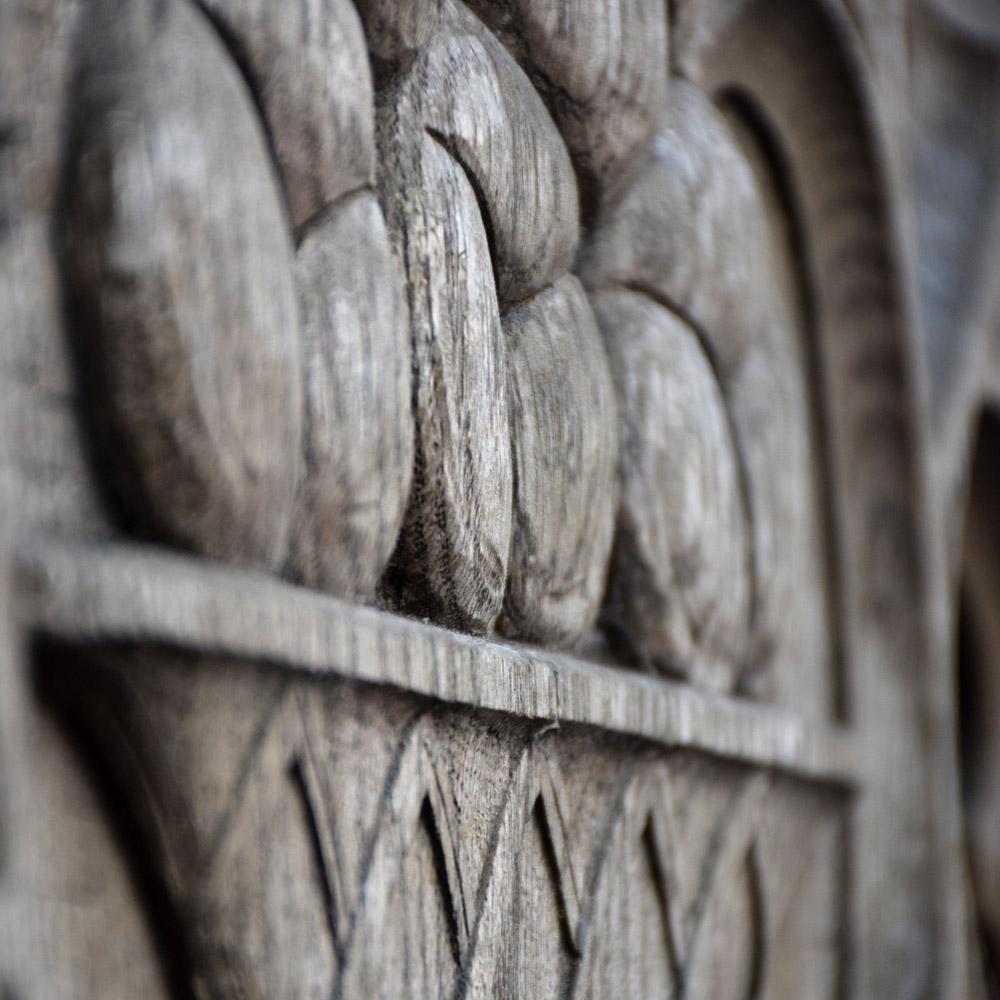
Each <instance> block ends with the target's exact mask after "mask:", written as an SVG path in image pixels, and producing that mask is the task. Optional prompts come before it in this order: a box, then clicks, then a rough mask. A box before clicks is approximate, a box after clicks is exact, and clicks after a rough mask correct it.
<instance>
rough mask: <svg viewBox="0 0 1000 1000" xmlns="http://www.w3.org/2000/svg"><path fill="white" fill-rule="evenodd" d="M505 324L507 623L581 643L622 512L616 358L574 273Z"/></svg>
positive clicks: (524, 635)
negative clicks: (510, 492)
mask: <svg viewBox="0 0 1000 1000" xmlns="http://www.w3.org/2000/svg"><path fill="white" fill-rule="evenodd" d="M503 329H504V335H505V337H506V339H507V345H508V364H509V366H510V386H511V398H510V410H511V440H512V450H513V469H514V531H513V537H512V539H511V550H510V563H509V572H510V578H509V580H508V583H507V593H506V595H505V598H504V611H503V619H502V622H501V630H502V631H503V632H504V633H505V634H507V635H510V636H511V637H513V638H521V639H524V640H527V641H536V642H542V643H552V644H555V645H566V646H572V645H573V644H574V643H575V642H576V641H577V640H578V639H579V638H580V637H581V636H582V635H583V634H584V632H585V631H586V630H587V629H588V628H590V627H591V626H592V625H593V623H594V620H595V618H596V617H597V611H598V609H599V607H600V603H601V598H602V596H603V592H604V584H605V579H606V575H607V561H608V555H609V553H610V549H611V540H612V535H613V529H614V520H615V512H616V508H617V490H616V484H615V462H616V456H617V453H618V436H617V410H616V406H615V396H614V387H613V385H612V382H611V374H610V370H609V368H608V359H607V354H606V353H605V350H604V345H603V343H602V340H601V335H600V332H599V331H598V329H597V324H596V322H595V319H594V314H593V311H592V309H591V307H590V303H589V302H588V300H587V297H586V295H585V294H584V292H583V289H582V288H581V287H580V283H579V282H578V281H577V279H576V278H575V277H572V276H567V277H565V278H562V279H560V280H559V281H558V282H557V283H556V284H555V285H553V286H552V287H551V288H549V289H546V290H545V291H544V292H542V293H540V294H539V295H537V296H535V297H534V298H533V299H531V300H530V301H529V302H527V303H525V304H524V305H522V306H519V307H517V308H515V309H513V310H511V312H509V313H508V314H507V315H506V317H504V323H503Z"/></svg>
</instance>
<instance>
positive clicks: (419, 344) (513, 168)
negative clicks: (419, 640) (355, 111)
mask: <svg viewBox="0 0 1000 1000" xmlns="http://www.w3.org/2000/svg"><path fill="white" fill-rule="evenodd" d="M379 121H380V131H379V143H380V151H381V155H382V161H383V162H382V173H381V178H380V190H381V194H382V198H383V201H384V204H385V206H386V214H387V221H388V223H389V228H390V231H391V232H392V233H393V234H394V237H395V240H396V245H397V247H398V248H399V252H400V256H401V257H402V259H403V261H404V265H405V267H406V272H407V282H408V291H409V305H410V315H411V324H412V331H413V353H414V378H415V386H414V407H415V409H414V417H415V423H416V461H415V474H414V487H413V496H412V498H411V502H410V507H409V512H408V515H407V519H406V522H405V525H404V529H403V534H402V538H401V541H400V546H399V549H398V551H397V553H396V557H395V559H394V561H393V568H392V573H391V574H390V576H391V580H390V583H389V586H388V587H387V591H388V593H389V594H390V598H391V599H392V600H393V601H395V602H397V603H398V604H399V605H400V606H402V607H404V608H408V609H410V610H413V611H416V612H418V613H421V614H430V615H431V616H432V617H434V618H435V619H436V620H438V621H441V622H443V623H446V624H450V625H454V626H456V627H460V628H467V629H470V630H472V631H479V632H482V631H486V630H488V629H489V628H490V627H491V626H492V624H493V622H494V620H495V619H496V617H497V614H498V613H499V611H500V606H501V602H502V600H503V594H504V591H505V588H506V578H507V560H508V553H509V549H510V537H511V535H510V532H511V521H512V511H511V504H512V488H513V483H512V474H511V464H510V463H511V453H510V423H509V401H508V387H507V354H506V344H505V341H504V338H503V334H502V330H501V326H500V310H501V309H503V308H505V307H507V306H509V305H511V304H513V303H516V302H518V301H521V300H522V299H524V298H526V297H527V296H530V295H532V294H535V293H537V292H538V291H540V290H541V289H542V288H544V287H545V286H546V285H547V284H548V283H549V282H550V281H552V280H553V279H554V278H556V277H558V276H559V275H560V274H562V273H565V271H567V270H568V268H569V266H570V263H571V262H572V259H573V254H574V252H575V248H576V240H577V236H578V220H577V214H576V208H575V184H574V180H573V174H572V168H571V167H570V163H569V158H568V156H567V155H566V151H565V149H564V147H563V146H562V144H561V142H560V140H559V137H558V133H557V132H556V130H555V127H554V126H553V124H552V122H551V119H550V118H549V116H548V113H547V112H546V111H545V108H544V106H543V105H542V103H541V101H540V99H539V98H538V95H537V94H536V93H535V92H534V90H532V88H531V86H530V84H529V83H528V81H527V79H526V78H525V77H524V75H523V73H521V71H520V70H519V69H518V68H517V66H516V64H515V63H514V62H513V60H512V59H511V58H510V56H509V55H507V53H506V51H505V50H504V49H503V47H502V46H500V45H499V43H497V42H496V40H495V39H493V37H492V36H491V35H490V34H489V33H488V32H486V30H485V29H484V28H482V26H481V25H480V24H479V22H478V21H476V20H475V19H474V18H472V16H471V15H469V14H467V13H465V12H463V11H462V10H459V9H458V8H457V7H455V8H454V9H453V10H452V11H451V19H450V20H449V22H448V30H447V31H445V30H444V29H442V30H441V32H440V33H439V34H438V35H436V36H434V38H433V40H432V41H431V42H429V43H428V46H427V48H426V49H425V50H424V51H423V52H422V53H421V55H420V57H419V58H418V59H417V60H416V61H415V62H414V64H413V66H412V67H411V68H410V70H409V71H408V73H407V74H406V75H405V77H404V78H403V79H402V80H400V81H399V82H398V83H397V84H396V85H395V86H394V88H393V89H392V90H391V91H390V92H387V93H386V94H385V95H384V96H383V98H382V100H381V101H380V106H379Z"/></svg>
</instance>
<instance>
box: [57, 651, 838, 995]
mask: <svg viewBox="0 0 1000 1000" xmlns="http://www.w3.org/2000/svg"><path fill="white" fill-rule="evenodd" d="M139 661H141V669H140V668H139V667H140V662H139ZM54 673H55V672H54ZM57 673H58V676H59V677H60V678H61V683H60V690H61V693H62V694H64V695H65V694H69V695H70V697H69V698H68V700H67V702H66V703H67V704H68V705H69V707H70V710H71V712H72V714H73V715H74V716H75V717H76V718H77V721H80V719H81V718H82V720H83V722H84V725H87V724H88V723H90V724H92V729H93V732H94V734H95V736H96V737H97V738H98V739H99V740H100V741H102V742H101V744H100V747H99V751H98V754H97V757H96V759H97V761H98V764H97V766H98V768H99V769H100V770H102V771H105V772H110V773H111V774H113V775H114V776H115V780H117V781H119V782H123V783H125V785H126V786H127V787H128V790H129V795H130V801H134V802H136V803H137V804H138V809H139V813H140V816H139V819H140V826H141V828H142V829H143V831H144V836H143V843H142V845H141V847H140V850H141V852H142V853H143V855H144V858H145V859H146V860H147V861H149V862H151V863H152V864H153V865H154V867H156V868H157V870H158V871H160V872H161V874H162V883H163V887H164V893H165V896H166V898H167V901H168V903H169V908H170V909H171V910H172V911H173V912H174V913H175V915H176V919H177V923H178V926H183V927H184V928H185V933H186V935H187V953H188V954H189V956H190V959H189V960H190V963H191V968H190V970H189V973H190V976H191V979H192V981H193V982H195V983H198V984H199V986H200V988H202V989H203V990H204V992H205V995H206V996H230V995H234V991H235V990H237V989H239V990H241V991H242V993H241V994H239V995H243V996H246V997H250V998H253V997H264V996H265V995H267V994H266V992H265V989H266V988H265V984H271V983H273V982H274V981H275V979H274V977H275V975H276V974H277V972H276V970H278V969H280V972H281V975H283V976H284V977H285V978H286V980H287V993H286V994H284V995H287V996H295V997H299V996H304V997H313V996H315V997H330V996H332V997H356V996H367V997H384V998H386V1000H390V998H399V997H424V996H441V997H447V998H451V1000H460V998H472V997H491V996H519V997H527V996H539V997H542V996H546V997H549V996H565V997H569V996H573V997H588V998H594V1000H598V998H602V997H607V998H609V1000H610V998H612V997H617V996H622V995H627V996H629V997H646V996H648V997H653V996H676V997H681V996H683V997H687V998H692V1000H694V998H701V997H706V998H707V997H712V998H717V997H732V998H734V1000H735V998H740V1000H757V998H760V997H767V996H789V995H796V996H799V997H824V996H831V995H833V991H834V989H835V987H836V975H837V970H838V968H839V966H840V957H839V953H838V947H839V945H838V937H837V928H838V927H839V926H840V919H841V917H840V908H841V904H842V900H841V892H842V888H841V885H840V881H839V880H840V850H841V842H840V838H841V826H842V803H841V802H840V800H839V798H838V795H837V793H835V792H834V791H832V790H822V789H821V788H817V786H805V785H801V784H797V783H795V782H793V781H792V780H791V779H788V778H784V777H781V776H778V775H776V774H773V773H768V772H763V771H759V770H753V769H750V768H747V767H746V766H743V765H737V764H728V763H724V762H722V761H720V760H713V759H711V758H709V757H707V756H704V755H701V754H696V753H693V752H689V751H674V752H666V751H663V750H657V749H654V748H653V747H651V746H648V745H645V744H642V743H641V742H638V741H635V740H625V739H620V738H615V737H612V736H610V735H607V734H605V735H603V736H597V737H595V734H594V732H593V731H592V730H585V729H582V728H581V727H563V728H559V727H555V726H544V725H539V724H538V723H533V722H526V721H520V720H514V719H512V718H509V717H504V716H500V715H496V714H492V713H485V712H473V711H461V710H455V709H453V708H452V709H445V708H442V707H440V706H437V707H432V705H431V703H429V702H426V701H424V700H422V699H418V698H416V697H414V696H412V695H407V694H403V693H397V692H393V691H391V690H389V689H380V688H375V687H371V686H366V685H360V684H356V683H353V682H347V681H325V682H324V681H318V680H316V679H306V678H304V677H296V676H295V675H294V674H292V673H291V672H287V671H279V670H275V669H265V668H258V667H253V666H250V665H246V664H239V663H236V662H235V661H223V660H212V661H210V662H206V661H199V660H197V659H193V658H184V657H181V656H179V655H175V654H168V653H163V652H154V651H151V650H144V651H141V652H137V653H126V654H123V653H115V654H111V653H108V654H103V653H102V654H100V655H98V656H94V657H88V658H87V659H86V660H85V661H84V666H83V668H82V669H81V668H80V667H79V666H78V668H77V669H76V670H73V671H68V670H59V671H58V672H57ZM73 678H76V679H78V680H79V681H80V682H81V683H84V684H85V685H86V687H87V690H88V691H92V692H95V691H96V692H100V696H99V697H97V696H95V697H94V698H81V697H79V692H74V690H73V687H74V684H75V681H74V680H73ZM67 684H68V685H69V688H67V687H66V685H67ZM57 693H59V692H57ZM106 704H113V705H116V706H117V709H116V713H115V720H114V722H113V724H112V723H111V722H109V720H108V718H107V713H105V712H102V713H100V715H99V716H98V715H94V716H93V717H91V715H90V707H91V705H97V706H100V705H106ZM251 706H256V708H255V710H254V711H250V708H251ZM206 755H211V757H212V760H213V767H212V769H211V773H212V774H213V775H221V774H225V775H227V776H228V777H227V779H226V780H227V781H228V790H225V791H223V790H220V789H219V788H218V787H217V782H213V783H204V782H203V780H202V776H203V775H204V774H205V773H206V772H205V770H204V760H205V758H206ZM359 761H364V767H363V768H361V767H359V766H358V762H359ZM218 802H224V803H226V804H225V806H224V807H222V808H221V810H220V808H219V807H218V806H217V805H216V803H218ZM250 853H252V854H253V856H255V857H258V858H265V859H267V860H266V863H264V864H263V865H261V864H260V863H258V864H257V865H255V866H253V865H245V864H244V863H243V861H244V859H245V858H246V857H247V856H248V855H249V854H250ZM303 858H306V859H310V861H309V864H308V865H304V863H303V861H302V859H303ZM248 906H252V907H253V908H254V910H255V913H254V921H253V923H254V925H255V926H258V927H263V928H264V930H263V931H261V933H260V935H258V936H255V935H253V934H248V933H247V927H248V926H249V924H250V923H251V922H250V921H248V920H247V919H246V908H247V907H248ZM803 949H806V952H805V954H806V955H807V958H808V960H806V961H803V960H802V955H803ZM792 990H794V993H792V992H789V991H792Z"/></svg>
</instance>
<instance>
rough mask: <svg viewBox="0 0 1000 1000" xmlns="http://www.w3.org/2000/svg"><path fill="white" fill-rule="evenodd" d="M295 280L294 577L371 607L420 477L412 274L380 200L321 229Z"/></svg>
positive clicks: (350, 204)
mask: <svg viewBox="0 0 1000 1000" xmlns="http://www.w3.org/2000/svg"><path fill="white" fill-rule="evenodd" d="M295 277H296V283H297V285H298V290H299V303H300V314H301V318H302V355H303V367H304V389H305V423H306V427H305V435H304V445H303V455H304V465H305V469H304V473H303V478H302V483H301V486H300V489H299V493H298V496H297V497H296V502H295V519H294V525H293V528H292V537H291V554H290V570H291V572H292V575H293V576H294V577H295V578H296V579H298V580H300V581H301V582H303V583H306V584H308V585H310V586H317V587H320V588H322V589H324V590H330V591H332V592H333V593H336V594H339V595H341V596H343V597H350V596H354V597H362V598H370V597H372V596H373V595H374V593H375V588H376V585H377V583H378V580H379V577H380V576H381V574H382V571H383V569H384V568H385V565H386V563H387V562H388V560H389V556H390V555H391V554H392V550H393V547H394V546H395V544H396V538H397V536H398V534H399V528H400V525H401V523H402V519H403V513H404V511H405V508H406V502H407V499H408V498H409V488H410V477H411V475H412V471H413V417H412V413H411V409H410V338H409V334H408V329H407V326H408V324H407V318H408V317H407V311H406V303H405V300H404V299H403V287H402V286H403V277H402V274H401V269H400V267H399V262H398V261H397V260H396V258H395V257H394V256H393V254H392V251H391V250H390V248H389V242H388V235H387V232H386V228H385V222H384V221H383V218H382V213H381V211H380V209H379V207H378V204H377V203H376V201H375V199H374V197H373V196H372V195H371V194H370V193H368V192H367V191H359V192H357V193H355V194H353V195H349V196H347V197H345V198H342V199H341V200H339V201H338V202H337V203H336V204H335V205H333V206H332V208H330V209H329V210H328V211H327V213H326V215H324V216H323V217H322V218H321V219H320V220H317V221H314V222H313V223H312V224H311V225H310V227H309V230H308V232H307V233H306V234H305V235H304V236H303V238H302V242H301V243H300V245H299V248H298V250H297V252H296V259H295Z"/></svg>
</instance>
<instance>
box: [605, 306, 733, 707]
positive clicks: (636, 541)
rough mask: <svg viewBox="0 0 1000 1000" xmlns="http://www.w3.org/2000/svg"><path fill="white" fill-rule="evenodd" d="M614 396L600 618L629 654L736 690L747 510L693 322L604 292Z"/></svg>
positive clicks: (722, 407) (722, 409)
mask: <svg viewBox="0 0 1000 1000" xmlns="http://www.w3.org/2000/svg"><path fill="white" fill-rule="evenodd" d="M593 302H594V308H595V311H596V313H597V316H598V319H599V321H600V324H601V328H602V329H603V331H604V334H605V341H606V343H607V348H608V354H609V356H610V358H611V368H612V372H613V373H614V378H615V386H616V388H617V392H618V405H619V410H620V414H621V416H620V419H621V430H620V436H621V450H620V458H619V463H618V469H619V473H618V474H619V478H620V482H621V493H622V497H621V506H620V511H619V514H618V523H617V537H616V541H615V552H614V558H613V561H612V566H611V571H610V574H609V590H608V595H607V606H606V608H605V611H604V617H605V622H606V625H607V627H608V628H609V629H610V630H611V633H612V635H613V636H614V637H615V638H616V639H617V641H618V643H619V644H620V645H621V646H624V650H623V651H624V652H625V653H626V655H629V656H631V657H632V658H633V659H637V660H638V662H639V663H640V664H644V665H646V666H648V667H651V668H654V669H660V670H664V671H667V672H669V673H675V674H679V675H681V676H686V677H690V678H691V679H692V680H693V681H695V682H696V683H699V684H703V685H705V686H707V687H711V688H715V689H717V690H726V689H731V688H732V686H733V683H734V680H735V678H736V674H737V673H738V671H739V667H740V660H741V657H742V656H743V655H744V650H745V646H746V642H747V636H748V628H749V612H750V598H751V580H750V549H749V532H750V526H749V524H748V522H747V513H748V512H747V510H746V509H745V507H744V503H743V497H742V494H741V483H740V469H739V458H738V456H737V453H736V450H735V445H734V442H733V439H732V429H731V426H730V423H729V416H728V413H727V410H726V404H725V402H724V400H723V398H722V391H721V388H720V386H719V384H718V382H717V381H716V380H715V376H714V374H713V372H712V368H711V365H710V364H709V361H708V359H707V358H706V356H705V353H704V350H703V348H702V346H701V344H700V343H699V341H698V337H697V335H696V334H695V332H694V331H693V330H692V329H691V327H690V326H688V325H687V324H685V323H684V322H683V321H682V320H680V319H679V318H678V317H677V316H676V315H675V314H674V313H672V312H670V311H669V310H667V309H666V308H664V307H663V306H662V305H660V304H659V303H658V302H656V301H655V300H653V299H651V298H649V297H648V296H645V295H642V294H639V293H637V292H633V291H630V290H627V289H624V288H623V289H620V290H608V291H603V292H598V293H596V294H595V295H594V296H593Z"/></svg>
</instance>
